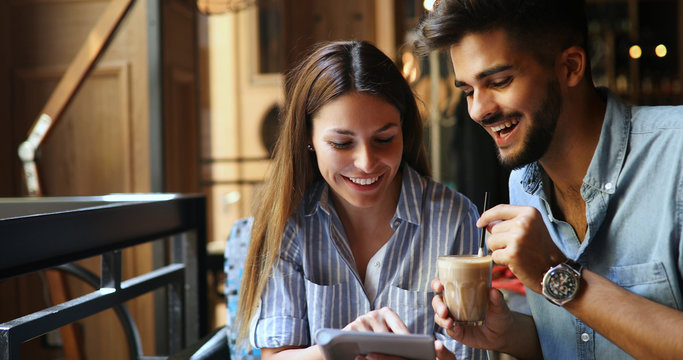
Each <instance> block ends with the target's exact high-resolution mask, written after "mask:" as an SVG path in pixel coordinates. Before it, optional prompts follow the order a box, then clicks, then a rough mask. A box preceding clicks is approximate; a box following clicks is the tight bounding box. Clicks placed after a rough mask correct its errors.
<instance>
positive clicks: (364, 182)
mask: <svg viewBox="0 0 683 360" xmlns="http://www.w3.org/2000/svg"><path fill="white" fill-rule="evenodd" d="M377 179H379V176H377V177H374V178H349V180H351V182H353V183H354V184H358V185H370V184H374V183H375V181H377Z"/></svg>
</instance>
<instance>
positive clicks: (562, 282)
mask: <svg viewBox="0 0 683 360" xmlns="http://www.w3.org/2000/svg"><path fill="white" fill-rule="evenodd" d="M582 270H583V265H581V264H579V263H577V262H575V261H572V260H567V261H565V262H563V263H561V264H559V265H557V266H554V267H551V268H550V270H548V271H547V272H546V273H545V275H543V282H541V287H542V288H543V296H545V298H546V299H548V300H549V301H550V302H551V303H553V304H555V305H558V306H563V305H564V304H566V303H568V302H569V301H571V300H572V299H573V298H574V297H576V294H578V292H579V288H580V287H581V271H582Z"/></svg>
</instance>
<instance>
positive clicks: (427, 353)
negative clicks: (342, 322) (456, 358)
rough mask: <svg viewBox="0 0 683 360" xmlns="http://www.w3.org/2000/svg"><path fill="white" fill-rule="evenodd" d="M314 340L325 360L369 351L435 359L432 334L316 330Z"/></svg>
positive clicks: (353, 355) (409, 357)
mask: <svg viewBox="0 0 683 360" xmlns="http://www.w3.org/2000/svg"><path fill="white" fill-rule="evenodd" d="M315 342H316V344H318V345H320V347H321V349H322V352H323V357H324V358H325V360H348V359H353V358H354V357H355V356H356V355H364V354H369V353H379V354H385V355H393V356H401V357H404V358H408V359H418V360H422V359H425V360H434V358H436V354H435V353H434V336H432V335H415V334H410V335H399V334H394V333H375V332H367V331H343V330H339V329H318V331H316V332H315Z"/></svg>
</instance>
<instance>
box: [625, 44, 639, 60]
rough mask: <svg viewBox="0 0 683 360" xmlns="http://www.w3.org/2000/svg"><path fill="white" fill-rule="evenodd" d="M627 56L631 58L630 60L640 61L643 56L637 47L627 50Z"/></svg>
mask: <svg viewBox="0 0 683 360" xmlns="http://www.w3.org/2000/svg"><path fill="white" fill-rule="evenodd" d="M628 54H629V56H631V59H640V57H641V56H643V49H641V48H640V46H638V45H633V46H631V47H630V48H629V49H628Z"/></svg>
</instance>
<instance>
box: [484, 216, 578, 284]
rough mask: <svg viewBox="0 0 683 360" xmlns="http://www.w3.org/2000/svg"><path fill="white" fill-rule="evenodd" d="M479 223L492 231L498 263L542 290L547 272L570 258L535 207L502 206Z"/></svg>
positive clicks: (496, 261) (490, 244)
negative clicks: (559, 245) (558, 245)
mask: <svg viewBox="0 0 683 360" xmlns="http://www.w3.org/2000/svg"><path fill="white" fill-rule="evenodd" d="M477 226H479V227H486V228H487V229H488V231H489V232H490V233H491V235H490V236H489V238H488V240H487V244H488V247H489V248H490V249H491V250H492V251H493V253H492V257H493V261H494V262H495V263H496V264H502V265H507V266H508V268H510V271H512V273H513V274H515V276H516V277H517V278H518V279H519V280H520V281H521V282H522V283H523V284H524V285H525V286H526V287H528V288H529V289H531V290H533V291H535V292H537V293H540V292H541V280H542V279H543V274H544V273H545V272H546V271H548V269H549V268H550V267H552V266H555V265H557V264H559V263H561V262H563V261H564V260H566V257H565V256H564V254H563V253H562V252H561V251H560V249H558V248H557V246H556V245H555V243H554V242H553V240H552V239H551V238H550V234H549V233H548V229H547V228H546V226H545V223H544V222H543V218H542V217H541V214H540V213H539V212H538V210H536V209H535V208H533V207H529V206H515V205H498V206H496V207H493V208H491V209H489V210H487V211H486V212H484V213H483V214H482V215H481V217H480V218H479V220H478V221H477Z"/></svg>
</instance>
